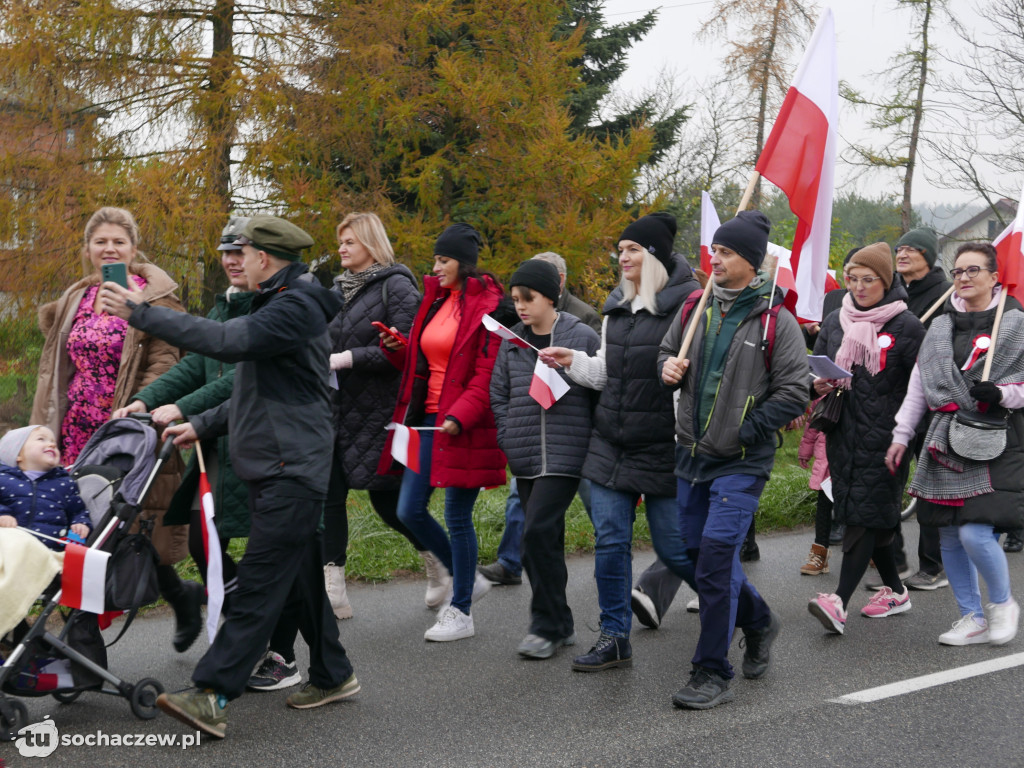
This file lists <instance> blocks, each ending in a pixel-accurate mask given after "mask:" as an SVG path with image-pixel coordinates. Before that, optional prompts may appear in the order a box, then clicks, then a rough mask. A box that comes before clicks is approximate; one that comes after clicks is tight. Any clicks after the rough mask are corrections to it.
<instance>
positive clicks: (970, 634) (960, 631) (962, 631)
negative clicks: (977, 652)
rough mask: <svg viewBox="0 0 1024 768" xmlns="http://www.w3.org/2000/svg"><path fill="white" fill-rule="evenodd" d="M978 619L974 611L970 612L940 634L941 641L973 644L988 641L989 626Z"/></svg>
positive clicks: (955, 643)
mask: <svg viewBox="0 0 1024 768" xmlns="http://www.w3.org/2000/svg"><path fill="white" fill-rule="evenodd" d="M984 621H985V620H984V619H982V620H981V621H978V617H977V616H975V615H974V613H968V614H967V615H966V616H964V617H963V618H962V619H960V620H959V621H956V622H954V623H953V628H952V629H951V630H949V631H948V632H943V633H942V634H941V635H939V642H940V643H942V644H943V645H973V644H975V643H987V642H988V627H987V626H986V625H985V624H984V623H983V622H984Z"/></svg>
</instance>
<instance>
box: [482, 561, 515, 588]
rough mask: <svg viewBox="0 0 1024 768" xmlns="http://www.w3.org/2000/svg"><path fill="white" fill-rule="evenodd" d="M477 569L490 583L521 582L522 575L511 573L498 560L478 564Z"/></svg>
mask: <svg viewBox="0 0 1024 768" xmlns="http://www.w3.org/2000/svg"><path fill="white" fill-rule="evenodd" d="M476 569H477V571H478V572H479V573H480V575H481V576H483V577H484V578H485V579H487V580H488V581H489V582H491V583H492V584H504V585H506V586H512V585H515V584H522V583H523V576H522V574H519V573H512V571H510V570H509V569H508V568H506V567H505V566H504V565H502V564H501V563H500V562H498V561H495V562H493V563H491V564H490V565H478V566H477V567H476Z"/></svg>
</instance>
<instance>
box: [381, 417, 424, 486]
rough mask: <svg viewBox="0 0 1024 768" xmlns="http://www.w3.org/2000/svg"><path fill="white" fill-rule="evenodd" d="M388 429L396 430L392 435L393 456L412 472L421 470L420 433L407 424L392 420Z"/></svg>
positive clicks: (417, 472)
mask: <svg viewBox="0 0 1024 768" xmlns="http://www.w3.org/2000/svg"><path fill="white" fill-rule="evenodd" d="M386 428H387V429H391V430H394V433H395V434H394V435H392V437H391V456H392V457H393V458H394V460H395V461H397V462H398V463H399V464H404V465H405V466H406V467H407V468H408V469H409V470H410V471H411V472H415V473H416V474H419V472H420V433H419V432H417V431H416V430H415V429H410V428H409V427H407V426H405V424H399V423H398V422H396V421H392V422H391V423H390V424H388V426H387V427H386Z"/></svg>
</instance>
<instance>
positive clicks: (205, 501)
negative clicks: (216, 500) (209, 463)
mask: <svg viewBox="0 0 1024 768" xmlns="http://www.w3.org/2000/svg"><path fill="white" fill-rule="evenodd" d="M199 498H200V500H201V502H202V505H203V549H204V550H205V552H206V637H207V639H208V640H209V641H210V643H213V638H214V637H215V636H216V634H217V623H218V621H219V620H220V612H221V609H222V608H223V607H224V569H223V565H222V564H221V558H220V554H221V553H220V536H218V535H217V526H216V524H215V523H214V519H213V518H214V510H213V491H212V490H211V489H210V481H209V479H208V478H207V477H206V472H200V473H199Z"/></svg>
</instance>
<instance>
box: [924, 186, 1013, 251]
mask: <svg viewBox="0 0 1024 768" xmlns="http://www.w3.org/2000/svg"><path fill="white" fill-rule="evenodd" d="M993 208H994V209H995V210H997V211H999V212H1000V213H1005V214H1008V215H1009V217H1010V218H1013V217H1014V216H1016V215H1017V203H1016V201H1014V200H1011V199H1010V198H1008V197H1002V198H1000V199H999V200H997V201H996V202H995V205H994V206H989V207H986V208H984V209H982V210H981V211H979V212H978V213H976V214H975V215H974V216H971V218H969V219H968V220H967V221H965V222H964V223H963V224H961V225H959V226H958V227H954V228H953V229H951V230H950V231H949V232H947V233H946V234H945V235H943V236H942V237H940V238H939V247H940V248H941V247H942V246H943V245H945V244H946V243H948V242H949V241H951V240H952V241H958V240H963V237H962V235H963V234H964V233H965V232H967V231H969V230H971V229H973V228H974V227H975V226H977V225H978V224H980V223H981V222H983V221H985V220H986V219H987V218H989V217H990V216H991V215H992V212H993Z"/></svg>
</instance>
